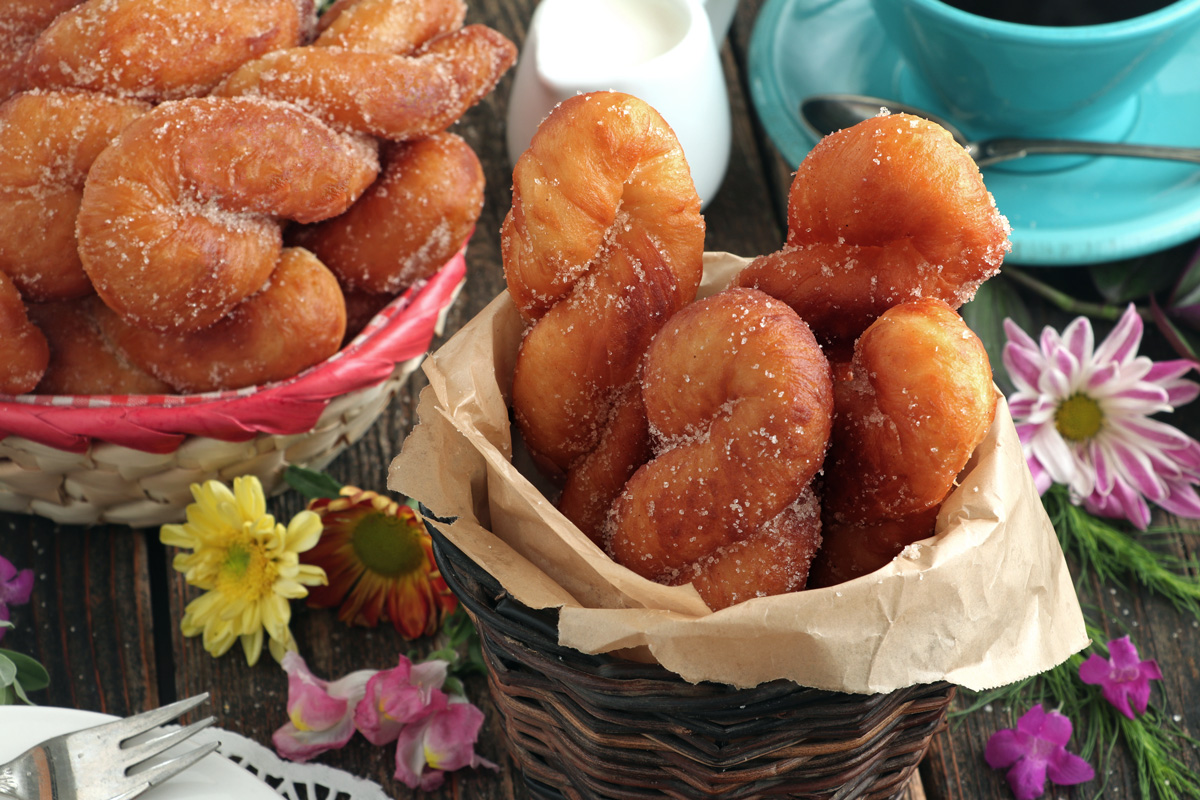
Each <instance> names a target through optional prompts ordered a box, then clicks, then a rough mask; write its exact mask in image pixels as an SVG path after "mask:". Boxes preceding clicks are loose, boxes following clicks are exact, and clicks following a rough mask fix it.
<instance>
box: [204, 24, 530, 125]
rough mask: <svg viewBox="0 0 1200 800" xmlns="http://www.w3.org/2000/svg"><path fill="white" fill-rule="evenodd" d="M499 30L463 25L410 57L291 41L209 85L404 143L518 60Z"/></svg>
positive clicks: (448, 116) (481, 92)
mask: <svg viewBox="0 0 1200 800" xmlns="http://www.w3.org/2000/svg"><path fill="white" fill-rule="evenodd" d="M516 55H517V49H516V47H515V46H514V45H513V43H512V42H510V41H509V40H508V39H506V38H505V37H504V36H503V35H502V34H500V33H499V32H497V31H494V30H492V29H491V28H488V27H485V26H483V25H468V26H467V27H465V28H461V29H459V30H457V31H454V32H453V33H449V34H447V35H445V36H441V37H438V38H436V39H433V40H431V41H430V42H428V43H427V44H426V45H425V46H424V47H422V48H421V49H420V50H418V51H416V52H415V53H413V54H412V55H394V54H391V53H376V52H368V51H362V50H351V49H347V48H344V47H295V48H291V49H288V50H279V51H275V52H273V53H268V54H267V55H265V56H263V57H262V58H259V59H256V60H254V61H250V62H248V63H246V64H243V65H242V66H241V67H240V68H238V69H237V70H236V71H235V72H233V74H231V75H230V76H229V77H227V78H226V79H225V80H224V81H222V82H221V84H220V85H219V86H217V87H216V88H215V89H214V90H213V94H214V95H217V96H221V97H237V96H242V95H253V96H259V97H269V98H274V99H276V100H283V101H287V102H289V103H293V104H295V105H296V106H299V107H300V108H303V109H305V110H307V111H309V112H310V113H312V114H313V115H315V116H317V117H319V118H320V119H322V120H325V121H326V122H328V123H329V124H330V125H333V126H334V127H336V128H338V129H340V130H345V131H356V132H360V133H366V134H370V135H372V136H377V137H379V138H381V139H390V140H393V141H404V140H407V139H417V138H420V137H422V136H428V135H430V134H432V133H437V132H438V131H442V130H445V129H446V128H448V127H450V126H451V125H452V124H454V123H455V122H456V121H457V120H458V118H459V117H461V116H462V115H463V114H464V113H465V112H466V111H467V109H469V108H470V107H471V106H473V105H475V104H476V103H477V102H479V101H480V100H482V99H483V98H484V96H486V95H487V94H488V93H489V92H491V91H492V89H493V88H494V87H495V85H496V82H497V81H499V80H500V77H501V76H502V75H503V74H504V73H505V72H506V71H507V70H508V68H509V67H511V66H512V65H513V62H514V61H516Z"/></svg>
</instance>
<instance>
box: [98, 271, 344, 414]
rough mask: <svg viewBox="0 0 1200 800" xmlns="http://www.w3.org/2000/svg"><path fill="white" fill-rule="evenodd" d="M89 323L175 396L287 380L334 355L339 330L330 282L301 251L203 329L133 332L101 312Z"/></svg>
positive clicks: (337, 293) (339, 307)
mask: <svg viewBox="0 0 1200 800" xmlns="http://www.w3.org/2000/svg"><path fill="white" fill-rule="evenodd" d="M96 317H97V320H98V322H99V324H100V330H101V331H102V332H103V333H104V335H105V336H106V337H107V338H108V339H109V340H110V341H111V342H113V344H114V345H115V346H116V347H117V348H118V349H119V350H120V351H121V353H122V354H124V355H125V356H126V357H127V358H128V359H129V360H130V361H132V362H133V363H134V364H136V365H137V366H138V367H140V368H141V369H143V370H145V371H146V372H149V373H150V374H152V375H154V376H155V377H157V378H158V379H160V380H162V381H164V382H166V383H167V384H169V385H170V386H172V387H173V388H174V389H175V390H176V391H178V392H181V393H190V392H210V391H216V390H221V389H240V388H242V387H245V386H256V385H259V384H263V383H268V382H270V381H276V380H282V379H284V378H290V377H292V376H293V375H296V374H297V373H299V372H300V371H301V370H304V369H306V368H308V367H310V366H312V365H314V364H317V363H319V362H321V361H324V360H325V359H326V358H328V357H329V356H331V355H333V354H334V353H336V352H337V350H338V348H339V347H341V344H342V335H343V334H344V333H345V330H346V306H345V303H344V302H343V300H342V292H341V289H340V288H338V285H337V279H336V278H334V277H333V275H332V273H330V272H329V270H327V269H325V267H324V265H322V264H321V262H320V261H318V260H317V259H316V257H315V256H313V254H312V253H309V252H308V251H307V250H303V249H301V248H287V249H285V250H284V251H283V253H282V255H281V256H280V259H279V265H278V266H277V267H276V268H275V271H274V272H273V273H272V274H271V280H270V282H269V283H268V284H267V285H266V286H265V287H264V288H263V289H262V291H260V292H258V293H257V294H255V295H253V296H251V297H250V298H248V299H247V300H245V301H244V302H243V303H241V304H239V305H238V306H237V307H236V308H234V309H233V310H232V311H231V312H229V314H228V316H226V317H224V318H223V319H221V320H218V321H217V322H215V323H213V324H212V325H210V326H209V327H207V328H205V329H204V330H200V331H194V332H181V333H176V332H167V333H163V332H159V331H153V330H148V329H146V328H138V327H136V326H133V325H129V324H128V323H126V322H124V321H123V320H122V319H121V318H120V317H119V316H118V315H117V314H116V313H114V312H113V311H112V310H111V309H109V308H107V307H104V306H99V307H98V308H97V311H96Z"/></svg>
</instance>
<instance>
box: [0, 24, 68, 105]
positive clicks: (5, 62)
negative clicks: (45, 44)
mask: <svg viewBox="0 0 1200 800" xmlns="http://www.w3.org/2000/svg"><path fill="white" fill-rule="evenodd" d="M80 2H81V0H0V101H3V100H5V99H6V98H8V97H10V96H12V95H14V94H16V93H17V92H19V91H21V89H23V88H25V56H26V55H27V54H28V53H29V48H31V47H32V46H33V43H34V42H35V41H36V40H37V37H38V36H40V35H41V33H42V31H44V30H45V29H46V28H47V27H48V26H49V25H50V23H51V22H53V21H54V18H55V17H57V16H58V15H59V14H61V13H62V12H64V11H66V10H67V9H68V8H70V7H71V6H75V5H78V4H79V3H80Z"/></svg>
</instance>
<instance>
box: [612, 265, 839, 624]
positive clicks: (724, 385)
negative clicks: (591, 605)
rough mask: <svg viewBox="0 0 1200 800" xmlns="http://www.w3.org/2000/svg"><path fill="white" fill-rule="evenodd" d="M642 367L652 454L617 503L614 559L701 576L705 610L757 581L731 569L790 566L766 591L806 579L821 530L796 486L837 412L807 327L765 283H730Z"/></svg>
mask: <svg viewBox="0 0 1200 800" xmlns="http://www.w3.org/2000/svg"><path fill="white" fill-rule="evenodd" d="M644 369H645V374H644V377H643V379H642V399H643V402H644V403H645V406H646V415H647V417H648V419H649V421H650V430H651V431H653V432H654V437H655V443H656V448H655V449H656V451H657V455H656V456H655V458H654V459H653V460H651V461H650V462H649V463H647V464H646V465H644V466H643V467H641V468H640V469H638V471H637V472H635V473H634V474H633V477H631V478H630V479H629V482H628V483H627V484H626V485H625V488H624V489H623V490H622V491H621V494H620V496H619V497H618V498H617V500H616V502H615V503H614V504H613V508H612V512H611V514H610V517H609V520H608V527H607V545H608V550H609V552H610V554H611V555H612V557H613V558H614V560H616V561H617V562H618V563H620V564H623V565H624V566H626V567H629V568H630V569H632V570H633V571H634V572H637V573H638V574H639V575H642V576H643V577H646V578H649V579H651V580H655V581H659V582H662V583H668V584H675V583H684V582H687V581H689V580H693V579H694V578H696V577H698V576H706V577H705V579H704V580H701V581H700V582H698V583H697V585H696V588H697V590H698V591H700V593H701V596H702V597H704V599H705V601H706V602H708V603H709V605H710V606H712V607H720V606H721V605H722V603H723V602H724V600H723V599H722V598H724V599H726V600H727V599H729V597H732V596H736V597H743V598H744V596H745V595H746V593H747V592H748V591H749V587H750V586H751V585H752V584H754V578H752V577H747V578H746V579H745V581H744V582H741V581H736V580H734V576H736V575H738V574H740V571H741V570H745V569H751V570H753V571H755V572H756V573H758V572H765V571H768V570H767V566H766V564H767V563H770V562H774V561H781V562H787V563H788V565H789V566H788V567H787V568H786V569H782V570H775V572H778V574H777V575H776V578H775V579H774V580H772V581H770V582H769V583H768V585H767V586H763V587H760V589H761V590H762V591H767V590H768V589H770V590H772V591H774V590H775V589H776V588H780V587H783V588H781V590H782V591H791V590H794V589H799V588H802V587H803V585H804V580H805V578H806V577H807V571H808V570H807V567H808V563H809V561H811V559H812V555H813V553H815V551H816V546H817V543H818V541H819V536H820V533H819V531H820V519H819V514H818V513H817V511H816V504H815V501H814V499H813V498H812V497H811V496H806V495H805V494H804V492H805V489H806V487H808V485H809V483H810V481H811V480H812V478H813V476H814V475H815V474H816V473H817V471H818V470H819V469H820V468H821V464H822V461H823V460H824V457H825V451H826V448H827V447H828V444H829V435H830V429H831V426H832V418H833V378H832V375H831V371H830V367H829V362H828V361H827V360H826V359H825V356H824V354H823V353H822V352H821V348H820V346H819V345H818V344H817V341H816V339H815V338H814V337H813V334H812V332H811V331H810V330H809V328H808V325H806V324H805V323H804V321H803V320H802V319H800V317H799V316H797V315H796V312H795V311H793V310H792V309H791V308H790V307H788V306H787V305H786V304H785V303H782V302H780V301H778V300H775V299H774V298H772V297H770V296H768V295H766V294H764V293H763V292H760V291H757V290H755V289H744V288H732V289H727V290H725V291H723V292H719V293H718V294H715V295H713V296H712V297H709V298H707V299H705V300H701V301H698V302H696V303H693V304H692V305H690V306H688V307H686V308H684V309H683V310H682V311H680V312H679V313H677V314H676V315H675V316H674V317H673V318H672V319H671V320H670V321H669V322H668V323H667V324H666V325H665V326H664V327H663V329H662V330H661V332H660V333H659V334H658V335H657V336H655V338H654V341H653V343H652V344H651V345H650V349H649V350H648V352H647V354H646V363H645V368H644ZM781 515H782V516H781ZM731 559H732V561H731ZM759 559H767V561H766V562H763V563H759V564H758V565H757V566H751V565H750V562H759ZM738 561H741V562H743V564H742V565H741V566H739V565H738V563H737V562H738ZM731 582H732V583H733V585H732V586H730V588H729V589H728V590H725V591H722V590H718V589H717V588H716V587H717V586H720V585H723V584H724V585H728V584H730V583H731ZM755 591H758V589H756V590H755Z"/></svg>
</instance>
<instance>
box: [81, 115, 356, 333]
mask: <svg viewBox="0 0 1200 800" xmlns="http://www.w3.org/2000/svg"><path fill="white" fill-rule="evenodd" d="M378 169H379V164H378V157H377V153H376V151H375V147H374V143H372V142H368V141H367V140H364V139H362V138H360V137H352V136H348V135H346V134H342V133H338V132H336V131H334V130H333V129H331V128H329V127H328V126H327V125H325V124H324V123H322V122H320V121H319V120H317V119H315V118H314V117H312V116H310V115H308V114H306V113H304V112H303V111H300V110H299V109H296V108H294V107H291V106H288V105H286V104H284V103H279V102H275V101H271V100H265V99H262V98H249V97H243V98H194V99H188V100H178V101H171V102H167V103H163V104H162V105H159V106H156V107H155V108H154V110H153V111H151V112H150V113H147V114H146V115H144V116H142V117H141V118H140V119H138V120H137V121H135V122H134V123H133V124H131V125H129V126H128V127H127V128H126V129H125V130H124V131H123V132H122V133H121V135H120V136H119V137H118V138H117V139H116V141H114V142H113V144H112V145H111V146H109V147H108V148H107V149H106V150H104V152H102V153H101V154H100V155H99V156H98V157H97V158H96V161H95V163H94V164H93V165H92V169H91V171H90V172H89V173H88V178H87V183H86V184H85V185H84V191H83V202H82V205H81V206H80V210H79V216H78V222H77V226H76V232H77V235H78V240H79V256H80V260H81V261H82V263H83V268H84V270H85V271H86V272H87V274H88V276H89V277H90V278H91V280H92V283H93V285H94V286H95V287H96V291H97V293H98V294H99V295H100V297H101V298H102V299H103V300H104V302H105V303H106V304H107V305H109V306H110V307H112V308H113V310H115V311H116V312H117V313H119V314H120V315H121V316H122V317H124V318H125V319H126V321H128V322H130V323H131V324H134V325H140V326H144V327H149V328H155V329H159V330H181V331H182V330H198V329H200V328H203V327H205V326H207V325H211V324H212V323H214V322H216V321H217V320H218V319H220V318H222V317H224V316H225V315H226V314H227V313H228V312H229V310H230V309H232V308H233V307H234V306H235V305H237V304H238V303H240V302H241V301H242V300H243V299H245V298H246V297H247V296H249V295H250V294H252V293H254V292H256V291H258V290H259V289H260V288H261V287H262V286H263V284H264V282H265V281H266V280H267V277H268V276H269V275H270V274H271V271H272V270H274V269H275V264H276V262H277V261H278V260H279V251H280V247H281V241H282V239H281V230H280V224H279V222H278V220H277V219H276V218H283V219H290V220H296V221H298V222H315V221H317V220H321V219H325V218H328V217H331V216H335V215H337V214H340V213H341V212H343V211H345V210H346V209H347V208H349V207H350V204H351V203H353V201H354V200H356V199H357V198H358V197H359V196H360V195H361V194H362V192H363V191H365V190H366V188H367V187H368V186H369V185H370V184H371V182H372V181H373V180H374V178H375V176H376V175H377V174H378Z"/></svg>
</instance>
